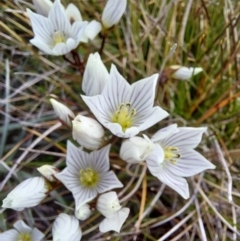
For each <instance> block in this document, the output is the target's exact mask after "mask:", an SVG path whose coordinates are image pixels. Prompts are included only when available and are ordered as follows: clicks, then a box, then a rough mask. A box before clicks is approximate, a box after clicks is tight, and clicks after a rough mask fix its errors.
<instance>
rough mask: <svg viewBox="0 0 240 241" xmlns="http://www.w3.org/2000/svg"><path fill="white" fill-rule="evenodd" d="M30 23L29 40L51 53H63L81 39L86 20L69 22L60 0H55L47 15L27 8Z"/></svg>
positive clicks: (68, 50) (71, 48) (72, 47)
mask: <svg viewBox="0 0 240 241" xmlns="http://www.w3.org/2000/svg"><path fill="white" fill-rule="evenodd" d="M27 13H28V15H29V18H30V20H31V23H32V28H33V32H34V35H35V36H34V38H33V39H31V40H30V42H31V43H32V44H33V45H35V46H36V47H38V48H39V49H40V50H42V51H43V52H45V53H47V54H51V55H64V54H67V53H69V52H70V51H71V50H73V49H75V48H76V47H77V46H78V44H79V43H80V41H83V40H82V38H83V36H84V31H85V27H86V26H87V22H79V21H76V22H74V23H73V24H71V23H70V20H69V19H68V17H67V15H66V12H65V9H64V7H63V6H62V5H61V3H60V0H55V2H54V4H53V6H52V7H51V9H50V11H49V14H48V17H44V16H42V15H40V14H36V13H33V12H32V11H31V10H30V9H27Z"/></svg>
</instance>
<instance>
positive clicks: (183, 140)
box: [160, 127, 207, 149]
mask: <svg viewBox="0 0 240 241" xmlns="http://www.w3.org/2000/svg"><path fill="white" fill-rule="evenodd" d="M178 130H179V132H177V133H175V134H173V135H171V136H170V137H167V138H166V139H164V140H161V141H160V144H161V145H162V146H163V147H168V146H175V147H178V148H187V149H192V148H196V147H197V145H198V144H199V143H200V141H201V139H202V134H203V133H204V132H205V131H206V130H207V128H205V127H200V128H194V127H179V128H178Z"/></svg>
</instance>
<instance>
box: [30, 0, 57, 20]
mask: <svg viewBox="0 0 240 241" xmlns="http://www.w3.org/2000/svg"><path fill="white" fill-rule="evenodd" d="M33 5H34V7H35V10H36V12H37V13H38V14H41V15H43V16H45V17H47V16H48V13H49V11H50V9H51V7H52V6H53V2H51V1H50V0H33Z"/></svg>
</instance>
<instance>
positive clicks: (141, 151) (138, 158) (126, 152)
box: [120, 135, 154, 163]
mask: <svg viewBox="0 0 240 241" xmlns="http://www.w3.org/2000/svg"><path fill="white" fill-rule="evenodd" d="M143 136H144V138H142V137H139V136H134V137H131V138H130V139H128V140H125V141H124V142H123V143H122V146H121V149H120V157H121V158H122V159H123V160H124V161H126V162H128V163H138V162H142V161H144V160H145V158H146V157H147V155H148V154H150V153H151V152H152V151H153V150H154V143H153V142H152V141H151V140H149V139H148V137H147V136H145V135H143Z"/></svg>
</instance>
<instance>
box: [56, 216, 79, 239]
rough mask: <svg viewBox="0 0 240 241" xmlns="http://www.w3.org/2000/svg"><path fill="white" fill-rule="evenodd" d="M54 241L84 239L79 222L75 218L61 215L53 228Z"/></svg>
mask: <svg viewBox="0 0 240 241" xmlns="http://www.w3.org/2000/svg"><path fill="white" fill-rule="evenodd" d="M52 236H53V241H73V240H74V241H75V240H76V241H77V240H80V239H81V237H82V230H81V228H80V226H79V221H78V219H76V218H75V217H74V216H70V215H67V214H65V213H61V214H59V215H58V217H57V218H56V220H55V221H54V223H53V227H52Z"/></svg>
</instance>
